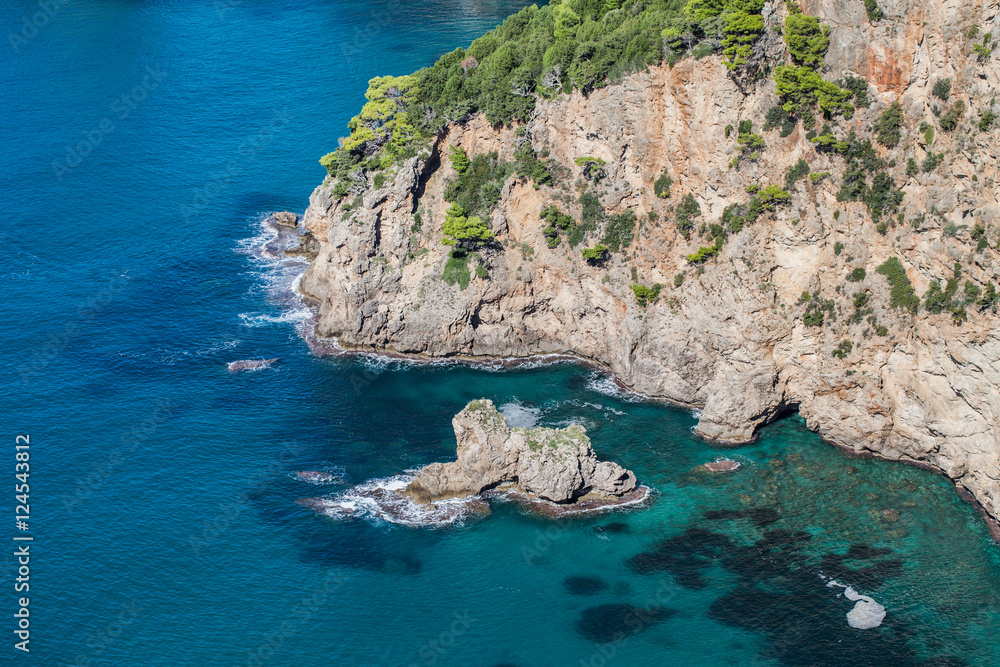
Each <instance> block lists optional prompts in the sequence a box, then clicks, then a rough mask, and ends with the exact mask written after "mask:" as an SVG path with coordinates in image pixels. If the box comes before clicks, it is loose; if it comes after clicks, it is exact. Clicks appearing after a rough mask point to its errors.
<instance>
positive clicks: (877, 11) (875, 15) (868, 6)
mask: <svg viewBox="0 0 1000 667" xmlns="http://www.w3.org/2000/svg"><path fill="white" fill-rule="evenodd" d="M865 11H867V12H868V22H869V23H875V22H876V21H880V20H881V19H882V8H881V7H879V6H878V0H865Z"/></svg>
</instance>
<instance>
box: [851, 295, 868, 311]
mask: <svg viewBox="0 0 1000 667" xmlns="http://www.w3.org/2000/svg"><path fill="white" fill-rule="evenodd" d="M869 298H871V294H869V293H868V292H855V293H854V307H855V308H864V307H865V305H866V304H867V303H868V299H869Z"/></svg>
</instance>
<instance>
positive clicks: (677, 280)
mask: <svg viewBox="0 0 1000 667" xmlns="http://www.w3.org/2000/svg"><path fill="white" fill-rule="evenodd" d="M683 284H684V272H683V271H681V272H680V273H678V274H677V275H675V276H674V287H680V286H681V285H683ZM991 287H992V284H991Z"/></svg>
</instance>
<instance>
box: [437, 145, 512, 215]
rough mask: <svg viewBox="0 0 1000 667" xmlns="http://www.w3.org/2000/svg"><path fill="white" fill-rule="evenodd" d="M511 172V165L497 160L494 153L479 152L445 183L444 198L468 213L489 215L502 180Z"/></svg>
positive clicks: (498, 193)
mask: <svg viewBox="0 0 1000 667" xmlns="http://www.w3.org/2000/svg"><path fill="white" fill-rule="evenodd" d="M511 172H512V168H511V165H510V164H509V163H507V162H504V161H503V160H501V159H500V158H499V157H498V156H497V153H496V151H493V152H490V153H480V154H479V155H476V156H475V157H473V158H472V160H471V161H470V163H469V166H468V168H467V169H466V170H465V171H464V172H462V173H461V174H459V175H458V178H456V179H454V180H452V181H451V182H450V183H448V186H447V187H446V188H445V191H444V199H445V201H448V202H452V203H457V204H459V205H460V206H461V207H462V209H463V210H465V211H467V212H468V213H469V214H475V215H480V216H484V217H485V216H489V215H490V213H492V212H493V209H494V208H495V207H496V205H497V202H498V201H500V192H501V190H502V189H503V184H504V181H506V180H507V177H508V176H510V174H511Z"/></svg>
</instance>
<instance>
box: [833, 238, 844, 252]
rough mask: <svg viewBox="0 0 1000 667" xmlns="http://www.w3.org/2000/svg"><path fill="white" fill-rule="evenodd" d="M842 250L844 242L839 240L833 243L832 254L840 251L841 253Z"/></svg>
mask: <svg viewBox="0 0 1000 667" xmlns="http://www.w3.org/2000/svg"><path fill="white" fill-rule="evenodd" d="M843 251H844V244H843V243H841V242H840V241H837V242H836V243H834V244H833V254H834V255H840V253H842V252H843Z"/></svg>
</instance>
